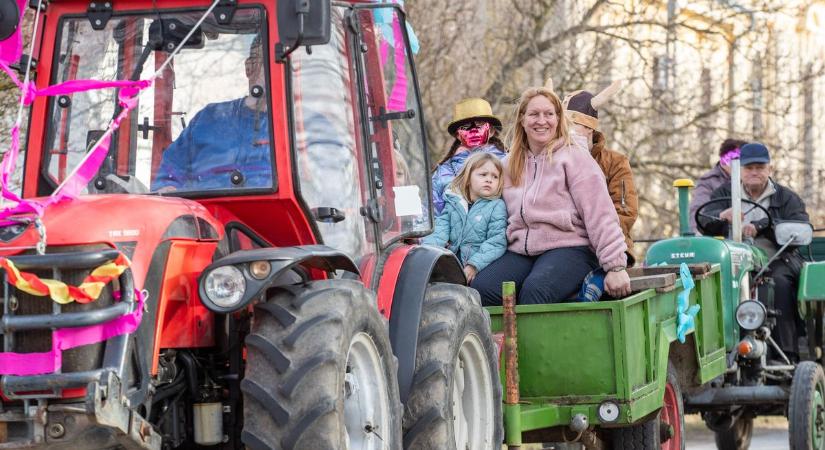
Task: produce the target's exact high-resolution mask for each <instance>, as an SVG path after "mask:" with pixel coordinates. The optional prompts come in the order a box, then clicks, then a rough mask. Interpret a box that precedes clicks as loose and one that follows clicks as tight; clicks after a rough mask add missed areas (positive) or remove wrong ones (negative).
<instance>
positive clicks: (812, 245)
mask: <svg viewBox="0 0 825 450" xmlns="http://www.w3.org/2000/svg"><path fill="white" fill-rule="evenodd" d="M688 188H689V186H687V185H683V186H682V187H680V206H681V208H680V209H681V217H680V221H681V222H682V223H681V229H682V230H681V235H682V236H680V237H678V238H674V239H667V240H663V241H659V242H657V243H655V244H653V245H652V246H651V247H650V249H649V250H648V252H647V255H646V258H645V261H646V264H648V265H655V264H675V263H682V262H684V263H688V264H690V263H697V262H709V263H713V264H719V265H720V267H721V268H722V280H723V283H722V286H721V292H720V294H721V297H722V304H723V308H722V313H723V317H722V320H723V324H724V338H725V351H726V352H727V356H726V367H727V369H726V370H725V374H724V375H722V376H720V377H718V378H717V379H715V380H713V381H711V383H709V384H707V385H705V386H703V388H702V389H699V390H696V391H693V392H689V393H687V395H685V398H684V405H685V411H686V412H687V413H691V412H699V413H701V414H702V417H703V419H704V420H705V423H706V424H707V426H708V427H709V428H710V429H711V430H712V431H714V433H715V435H716V445H717V448H719V449H720V450H739V449H747V448H748V447H749V445H750V441H751V435H752V433H753V419H754V418H755V417H756V416H758V415H778V416H786V417H787V418H788V421H789V439H790V442H789V447H790V448H791V449H792V450H808V449H822V448H825V400H824V399H825V377H824V376H823V370H822V348H823V314H825V307H824V306H823V303H822V302H823V301H825V262H823V261H822V260H823V259H825V254H823V249H825V239H824V238H813V229H812V227H811V225H810V224H808V223H802V222H792V221H788V222H777V223H772V224H770V226H771V227H772V228H773V230H774V234H775V236H776V240H777V243H778V244H779V245H781V247H780V248H779V250H778V252H777V253H776V254H774V255H773V256H771V257H770V258H769V257H768V255H767V254H766V252H765V251H763V250H762V249H761V248H759V247H757V246H755V245H753V244H752V243H742V242H737V240H738V239H736V238H735V237H736V235H737V231H736V224H734V226H733V228H734V231H733V235H734V239H718V238H714V237H703V236H693V233H692V232H691V231H690V230H689V229H688V228H687V216H686V214H685V213H684V211H686V210H687V208H686V206H687V198H688V194H687V190H688ZM734 197H736V194H735V193H734ZM720 202H729V203H730V202H731V199H730V198H723V199H716V200H711V201H710V202H708V203H706V204H704V205H702V206H700V207H699V209H698V210H697V212H696V216H697V223H699V227H700V228H701V223H702V221H701V220H700V219H701V218H702V216H704V217H705V218H710V219H713V218H715V217H714V215H713V213H712V211H714V209H716V210H718V209H720V208H719V206H718V204H719V203H720ZM714 203H716V205H714ZM732 204H733V205H734V207H736V205H744V206H743V207H744V208H748V209H751V208H762V207H761V206H760V205H758V204H756V203H752V202H749V201H747V200H742V201H741V202H737V201H736V200H734V201H733V203H732ZM714 206H716V207H715V208H714ZM764 213H765V214H766V215H767V211H764ZM734 216H738V213H737V212H736V211H734ZM767 216H768V217H769V218H770V216H769V215H767ZM795 247H799V249H800V253H801V254H802V255H803V257H804V258H805V259H806V260H807V261H806V262H804V264H803V267H802V270H801V274H800V277H799V287H798V296H797V301H798V309H799V313H800V314H799V318H798V319H799V320H798V322H799V325H798V326H797V336H796V339H797V342H796V347H798V349H799V354H798V358H795V357H793V356H790V357H789V355H786V354H785V353H784V352H783V351H782V349H781V348H780V346H779V345H777V343H776V341H775V340H774V338H773V337H772V336H774V335H775V334H776V331H777V328H776V327H777V317H778V316H779V315H780V314H781V311H779V310H778V308H776V307H775V305H774V301H773V300H774V298H773V287H774V285H773V280H772V279H771V272H770V269H769V266H770V265H771V263H772V262H773V261H774V260H776V259H777V258H781V257H783V256H784V255H786V254H787V253H788V252H790V251H792V249H793V248H795ZM803 322H804V325H803Z"/></svg>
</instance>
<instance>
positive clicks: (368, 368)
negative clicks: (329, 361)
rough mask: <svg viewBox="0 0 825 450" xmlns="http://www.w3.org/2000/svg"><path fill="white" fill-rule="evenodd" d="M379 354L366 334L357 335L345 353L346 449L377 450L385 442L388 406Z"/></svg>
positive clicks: (387, 428) (382, 446)
mask: <svg viewBox="0 0 825 450" xmlns="http://www.w3.org/2000/svg"><path fill="white" fill-rule="evenodd" d="M382 359H383V358H382V357H381V353H380V352H379V351H378V348H377V347H376V346H375V342H374V341H373V340H372V338H371V337H370V336H369V335H368V334H366V333H358V334H357V335H355V337H354V338H353V340H352V342H351V343H350V347H349V352H348V353H347V368H346V369H347V371H346V374H345V375H344V422H345V424H346V427H347V437H348V444H349V445H348V447H347V448H350V449H357V450H361V449H381V448H384V444H385V440H386V442H389V440H388V439H389V438H390V434H391V433H393V430H391V429H390V427H391V424H390V417H391V415H392V414H391V412H392V411H391V408H392V406H391V404H390V400H389V389H388V387H387V380H386V378H385V375H384V368H383V364H382V362H381V361H382Z"/></svg>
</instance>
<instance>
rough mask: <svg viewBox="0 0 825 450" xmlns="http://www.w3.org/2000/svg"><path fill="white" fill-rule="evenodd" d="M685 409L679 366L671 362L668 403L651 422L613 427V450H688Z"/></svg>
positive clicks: (666, 397) (669, 366) (667, 390)
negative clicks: (678, 372) (686, 446)
mask: <svg viewBox="0 0 825 450" xmlns="http://www.w3.org/2000/svg"><path fill="white" fill-rule="evenodd" d="M684 411H685V409H684V404H683V399H682V389H681V388H680V386H679V379H678V378H677V376H676V368H675V367H673V365H672V364H670V363H668V365H667V384H666V386H665V398H664V406H662V409H661V410H659V412H658V413H656V415H655V416H654V417H653V418H652V419H650V420H648V421H647V422H644V423H640V424H638V425H634V426H631V427H625V428H617V429H615V430H613V432H612V433H611V436H612V440H613V450H660V449H668V450H684V448H685V413H684Z"/></svg>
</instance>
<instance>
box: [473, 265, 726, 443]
mask: <svg viewBox="0 0 825 450" xmlns="http://www.w3.org/2000/svg"><path fill="white" fill-rule="evenodd" d="M720 282H721V271H720V267H719V265H714V266H713V268H712V270H711V272H710V273H708V274H707V275H706V276H704V277H700V278H699V279H697V280H696V288H695V289H694V290H693V291H692V292H691V295H690V303H691V305H693V304H699V305H700V306H701V309H700V311H699V314H698V316H697V317H696V330H695V332H691V333H690V336H692V337H693V339H692V340H689V341H688V342H687V343H686V344H679V343H678V341H676V303H677V300H676V296H677V294H678V292H679V291H680V290H681V281H677V284H676V289H675V290H673V291H671V292H663V293H657V292H656V291H655V290H653V289H648V290H646V291H643V292H639V293H637V294H634V295H633V296H631V297H628V298H625V299H622V300H617V301H603V302H596V303H557V304H549V305H523V306H517V307H516V313H517V316H516V320H517V324H518V357H519V360H518V367H519V380H520V383H519V393H520V400H521V405H520V406H521V413H520V417H519V419H520V426H519V427H520V430H521V432H525V431H530V430H537V429H543V428H552V427H559V426H564V427H566V426H567V425H568V424H569V423H570V419H571V418H572V417H573V415H575V414H577V413H582V414H585V415H586V416H587V418H588V420H589V421H590V423H591V424H594V425H599V424H600V423H601V422H600V419H599V417H598V407H599V404H600V403H602V402H603V401H605V400H611V401H614V402H616V403H617V404H619V406H620V416H619V418H618V419H617V420H616V422H615V423H616V424H630V423H635V422H638V421H639V420H641V419H644V418H645V417H646V416H648V415H649V414H651V413H653V412H655V411H656V410H658V409H659V408H661V407H662V399H663V398H664V389H665V379H666V375H667V364H668V356H669V353H670V349H671V343H673V342H674V341H676V342H675V344H674V345H691V346H692V348H690V349H689V350H688V352H689V354H695V355H696V356H697V358H696V359H697V362H696V369H697V370H696V377H695V379H694V380H691V383H692V384H693V385H699V384H704V383H706V382H708V381H710V380H711V379H713V378H715V377H717V376H719V375H721V374H722V373H724V371H725V349H724V333H723V325H724V324H723V321H722V317H721V315H719V314H718V312H719V311H721V310H722V308H723V305H722V298H721V296H719V295H718V294H717V292H719V286H720ZM488 310H489V312H490V315H491V319H492V329H493V332H496V333H498V332H501V331H502V330H503V320H502V310H503V308H501V307H494V308H488ZM504 376H505V373H504V369H502V373H501V377H502V380H504ZM507 422H508V423H510V425H511V426H508V429H507V432H508V433H514V432H516V430H515V428H517V427H516V426H513V425H512V421H510V420H508V421H507ZM509 436H510V435H509V434H508V439H507V442H508V443H509V442H513V441H512V440H511V439H510V437H509Z"/></svg>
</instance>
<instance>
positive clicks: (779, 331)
mask: <svg viewBox="0 0 825 450" xmlns="http://www.w3.org/2000/svg"><path fill="white" fill-rule="evenodd" d="M793 256H794V255H791V256H790V258H783V257H780V259H777V260H776V261H774V262H773V263H771V266H770V276H771V278H773V282H774V289H773V305H774V309H776V310H778V311H779V312H780V316H779V317H777V318H776V327H775V328H774V329H773V331H772V333H771V335H772V336H773V338H774V339H775V340H776V343H777V344H779V348H781V349H782V351H783V352H786V353H791V354H792V355H796V354H797V352H798V349H797V322H798V320H799V319H798V317H797V314H798V313H797V304H796V290H797V287H798V282H797V280H798V278H799V270H800V267H801V265H800V264H797V263H796V261H794V260H792V259H791V258H793ZM760 298H764V296H763V294H762V292H760Z"/></svg>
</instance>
